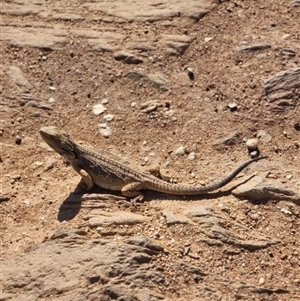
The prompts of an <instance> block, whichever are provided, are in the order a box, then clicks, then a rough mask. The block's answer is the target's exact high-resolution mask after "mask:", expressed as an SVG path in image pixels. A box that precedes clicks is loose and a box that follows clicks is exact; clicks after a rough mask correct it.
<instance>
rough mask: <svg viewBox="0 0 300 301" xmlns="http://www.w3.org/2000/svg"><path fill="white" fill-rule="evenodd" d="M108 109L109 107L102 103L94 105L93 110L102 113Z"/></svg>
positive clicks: (96, 113) (95, 112)
mask: <svg viewBox="0 0 300 301" xmlns="http://www.w3.org/2000/svg"><path fill="white" fill-rule="evenodd" d="M106 110H107V109H106V108H105V107H104V106H103V105H102V104H101V103H99V104H97V105H94V106H93V112H94V114H95V115H100V114H102V113H103V112H105V111H106Z"/></svg>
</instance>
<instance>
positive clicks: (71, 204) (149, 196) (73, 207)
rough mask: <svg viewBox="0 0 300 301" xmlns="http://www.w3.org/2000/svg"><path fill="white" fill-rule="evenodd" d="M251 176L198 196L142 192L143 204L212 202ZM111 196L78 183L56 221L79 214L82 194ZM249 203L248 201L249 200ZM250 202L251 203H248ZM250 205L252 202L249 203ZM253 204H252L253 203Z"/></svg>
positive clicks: (117, 194) (62, 206)
mask: <svg viewBox="0 0 300 301" xmlns="http://www.w3.org/2000/svg"><path fill="white" fill-rule="evenodd" d="M252 177H253V176H250V177H249V178H247V179H245V180H244V181H243V182H239V183H238V184H237V185H235V186H232V187H231V188H230V189H228V190H226V191H216V192H210V193H206V194H198V195H188V196H183V195H174V194H167V193H160V192H157V191H152V190H145V191H143V192H144V202H150V201H151V200H153V199H155V200H158V201H159V200H170V201H201V200H203V199H205V200H214V199H217V198H220V197H226V196H230V195H231V191H232V190H234V189H235V188H237V187H238V186H240V185H242V184H244V183H246V182H247V181H249V180H250V179H251V178H252ZM92 193H94V194H112V191H110V190H106V189H103V188H100V187H97V186H94V187H93V188H92V189H91V190H88V191H87V190H83V189H82V187H81V186H80V183H78V185H77V187H76V188H75V190H74V191H73V192H70V194H69V195H68V197H67V198H66V199H65V200H64V201H63V203H62V204H61V206H60V208H59V212H58V215H57V220H58V221H60V222H63V221H69V220H72V219H73V218H75V217H76V215H77V214H78V213H79V212H80V209H81V208H82V202H83V200H82V196H83V195H84V194H92ZM113 195H116V196H122V194H121V192H115V191H114V192H113ZM249 201H250V200H249ZM250 202H251V201H250ZM251 203H252V202H251ZM253 203H254V202H253Z"/></svg>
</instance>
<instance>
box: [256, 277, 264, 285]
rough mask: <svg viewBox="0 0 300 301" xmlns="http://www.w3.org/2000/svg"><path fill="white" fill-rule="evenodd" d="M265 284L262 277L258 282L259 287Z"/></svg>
mask: <svg viewBox="0 0 300 301" xmlns="http://www.w3.org/2000/svg"><path fill="white" fill-rule="evenodd" d="M264 283H265V278H263V277H260V278H259V280H258V285H263V284H264Z"/></svg>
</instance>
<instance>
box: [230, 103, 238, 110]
mask: <svg viewBox="0 0 300 301" xmlns="http://www.w3.org/2000/svg"><path fill="white" fill-rule="evenodd" d="M228 108H229V109H230V111H231V112H234V111H236V110H237V109H238V107H237V104H236V103H235V102H232V103H230V104H228Z"/></svg>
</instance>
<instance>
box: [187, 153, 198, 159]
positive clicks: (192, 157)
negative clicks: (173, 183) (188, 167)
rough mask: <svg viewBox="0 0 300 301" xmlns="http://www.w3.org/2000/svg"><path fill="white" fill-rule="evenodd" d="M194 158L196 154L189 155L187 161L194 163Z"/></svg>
mask: <svg viewBox="0 0 300 301" xmlns="http://www.w3.org/2000/svg"><path fill="white" fill-rule="evenodd" d="M195 158H196V154H195V153H194V152H191V153H189V155H188V159H189V160H190V161H194V160H195Z"/></svg>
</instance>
